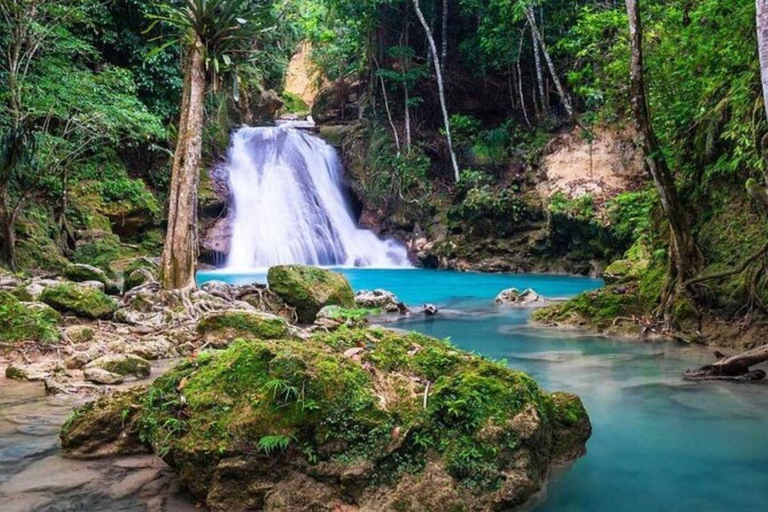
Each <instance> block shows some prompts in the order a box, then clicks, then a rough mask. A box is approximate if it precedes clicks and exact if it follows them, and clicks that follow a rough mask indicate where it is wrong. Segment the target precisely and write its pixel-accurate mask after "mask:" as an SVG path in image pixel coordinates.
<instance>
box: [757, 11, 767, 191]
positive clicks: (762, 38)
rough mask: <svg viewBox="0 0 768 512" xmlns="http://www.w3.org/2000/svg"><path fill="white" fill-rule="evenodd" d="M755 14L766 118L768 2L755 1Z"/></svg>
mask: <svg viewBox="0 0 768 512" xmlns="http://www.w3.org/2000/svg"><path fill="white" fill-rule="evenodd" d="M755 9H756V12H757V50H758V54H759V55H760V78H761V81H762V84H763V106H764V107H765V114H766V118H768V0H755ZM767 139H768V135H766V137H765V138H763V141H762V151H763V159H764V160H765V161H764V162H763V177H764V179H765V184H766V186H768V140H767Z"/></svg>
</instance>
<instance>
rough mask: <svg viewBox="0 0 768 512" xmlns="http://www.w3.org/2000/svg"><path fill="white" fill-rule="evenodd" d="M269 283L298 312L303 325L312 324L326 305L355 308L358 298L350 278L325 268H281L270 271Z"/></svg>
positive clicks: (272, 268) (298, 266)
mask: <svg viewBox="0 0 768 512" xmlns="http://www.w3.org/2000/svg"><path fill="white" fill-rule="evenodd" d="M267 283H268V284H269V288H270V289H271V290H272V291H273V292H275V293H276V294H277V295H278V296H279V297H280V298H281V299H283V300H284V301H285V303H286V304H288V305H289V306H292V307H294V308H295V309H296V315H297V316H298V320H299V322H300V323H304V324H309V323H312V322H313V321H314V320H315V317H316V316H317V313H318V311H320V310H321V309H322V308H323V307H324V306H342V307H344V308H350V309H352V308H354V307H355V295H354V293H353V292H352V287H351V286H350V285H349V281H347V278H346V277H344V276H343V275H341V274H338V273H336V272H331V271H330V270H326V269H323V268H318V267H310V266H305V265H278V266H275V267H271V268H270V269H269V271H268V272H267Z"/></svg>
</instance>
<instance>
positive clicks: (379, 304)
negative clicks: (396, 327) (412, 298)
mask: <svg viewBox="0 0 768 512" xmlns="http://www.w3.org/2000/svg"><path fill="white" fill-rule="evenodd" d="M355 303H356V304H357V306H358V307H361V308H366V309H380V310H381V311H384V312H385V313H397V312H400V311H401V310H402V308H404V307H405V306H404V305H403V304H402V303H401V302H400V301H399V300H397V297H396V296H395V294H394V293H392V292H390V291H387V290H381V289H378V290H373V291H371V290H360V291H359V292H357V293H356V294H355ZM406 309H407V308H406Z"/></svg>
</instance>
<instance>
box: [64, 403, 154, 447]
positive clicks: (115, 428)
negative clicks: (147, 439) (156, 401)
mask: <svg viewBox="0 0 768 512" xmlns="http://www.w3.org/2000/svg"><path fill="white" fill-rule="evenodd" d="M145 392H146V388H134V389H132V390H130V391H126V392H117V393H114V394H112V395H110V396H106V397H103V398H100V399H99V400H97V401H95V402H91V403H89V404H86V405H84V406H83V407H81V408H79V409H77V410H76V411H74V412H73V413H72V414H71V415H70V416H69V418H68V419H67V421H66V422H65V423H64V425H63V426H62V427H61V432H60V433H59V437H60V438H61V447H62V448H63V449H64V451H66V452H67V456H69V457H78V458H94V457H104V456H113V455H131V454H136V453H146V452H149V451H150V450H149V449H148V447H147V446H146V445H145V444H143V443H142V442H141V440H140V439H139V436H138V422H137V416H138V415H137V413H138V412H139V411H141V404H142V401H143V396H144V393H145Z"/></svg>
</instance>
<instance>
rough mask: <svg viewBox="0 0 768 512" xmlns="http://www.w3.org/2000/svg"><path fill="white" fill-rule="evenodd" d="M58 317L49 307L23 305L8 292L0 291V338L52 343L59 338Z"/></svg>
mask: <svg viewBox="0 0 768 512" xmlns="http://www.w3.org/2000/svg"><path fill="white" fill-rule="evenodd" d="M58 319H59V315H58V314H57V313H56V312H55V311H53V310H51V309H50V308H47V307H46V308H39V309H38V308H31V307H28V306H25V305H24V304H22V303H21V302H19V300H18V299H17V298H16V297H14V296H13V295H11V294H10V293H8V292H5V291H0V340H3V341H5V342H18V341H24V340H33V341H38V342H40V343H53V342H55V341H57V340H58V339H59V331H58V328H57V326H56V324H57V322H58Z"/></svg>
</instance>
